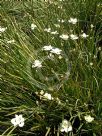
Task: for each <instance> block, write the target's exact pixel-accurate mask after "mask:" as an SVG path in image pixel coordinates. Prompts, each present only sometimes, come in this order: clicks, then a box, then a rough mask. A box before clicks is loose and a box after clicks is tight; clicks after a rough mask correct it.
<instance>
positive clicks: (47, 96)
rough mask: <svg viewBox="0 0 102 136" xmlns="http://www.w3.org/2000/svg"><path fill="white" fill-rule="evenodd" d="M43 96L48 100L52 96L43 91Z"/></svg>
mask: <svg viewBox="0 0 102 136" xmlns="http://www.w3.org/2000/svg"><path fill="white" fill-rule="evenodd" d="M43 97H44V98H45V99H48V100H52V99H53V98H52V96H51V94H49V93H45V94H44V95H43Z"/></svg>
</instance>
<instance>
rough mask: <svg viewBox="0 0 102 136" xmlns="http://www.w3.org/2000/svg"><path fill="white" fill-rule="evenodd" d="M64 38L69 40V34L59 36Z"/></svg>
mask: <svg viewBox="0 0 102 136" xmlns="http://www.w3.org/2000/svg"><path fill="white" fill-rule="evenodd" d="M59 37H60V38H61V39H63V40H68V38H69V36H68V35H67V34H62V35H60V36H59Z"/></svg>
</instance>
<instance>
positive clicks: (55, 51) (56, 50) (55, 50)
mask: <svg viewBox="0 0 102 136" xmlns="http://www.w3.org/2000/svg"><path fill="white" fill-rule="evenodd" d="M50 52H51V53H54V54H58V55H60V54H61V52H62V50H60V49H59V48H55V49H54V48H52V50H51V51H50Z"/></svg>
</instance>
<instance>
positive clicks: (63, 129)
mask: <svg viewBox="0 0 102 136" xmlns="http://www.w3.org/2000/svg"><path fill="white" fill-rule="evenodd" d="M60 131H61V132H66V133H68V132H70V131H72V125H71V123H70V122H69V121H67V120H66V119H64V120H63V121H62V123H61V124H60Z"/></svg>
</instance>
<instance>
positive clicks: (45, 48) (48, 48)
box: [43, 45, 53, 51]
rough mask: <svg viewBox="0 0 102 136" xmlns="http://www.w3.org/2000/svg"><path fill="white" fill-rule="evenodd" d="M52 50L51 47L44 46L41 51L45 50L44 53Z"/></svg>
mask: <svg viewBox="0 0 102 136" xmlns="http://www.w3.org/2000/svg"><path fill="white" fill-rule="evenodd" d="M52 49H53V47H52V46H51V45H48V46H44V47H43V50H45V51H50V50H52Z"/></svg>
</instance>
